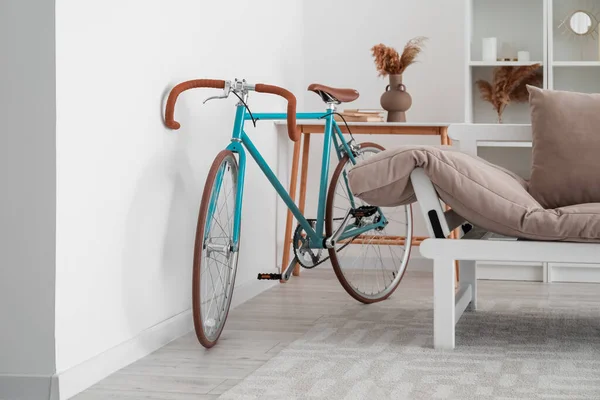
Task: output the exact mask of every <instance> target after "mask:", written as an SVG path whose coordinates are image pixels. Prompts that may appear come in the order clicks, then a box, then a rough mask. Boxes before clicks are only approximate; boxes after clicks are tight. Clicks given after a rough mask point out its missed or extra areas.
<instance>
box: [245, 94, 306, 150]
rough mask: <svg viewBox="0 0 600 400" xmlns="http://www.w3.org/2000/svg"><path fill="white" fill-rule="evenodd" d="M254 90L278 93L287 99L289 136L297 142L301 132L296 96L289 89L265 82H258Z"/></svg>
mask: <svg viewBox="0 0 600 400" xmlns="http://www.w3.org/2000/svg"><path fill="white" fill-rule="evenodd" d="M254 90H256V91H257V92H259V93H271V94H276V95H278V96H281V97H283V98H285V99H286V100H287V102H288V104H287V122H288V136H289V137H290V139H291V140H292V141H294V142H297V141H298V139H300V132H299V131H298V129H297V127H296V96H294V95H293V94H292V92H290V91H289V90H286V89H284V88H281V87H279V86H273V85H265V84H263V83H257V84H256V86H255V89H254Z"/></svg>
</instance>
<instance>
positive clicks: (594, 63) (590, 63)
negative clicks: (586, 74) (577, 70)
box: [553, 61, 600, 67]
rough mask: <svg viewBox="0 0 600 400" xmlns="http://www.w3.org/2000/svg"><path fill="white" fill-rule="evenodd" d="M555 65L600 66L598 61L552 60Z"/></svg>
mask: <svg viewBox="0 0 600 400" xmlns="http://www.w3.org/2000/svg"><path fill="white" fill-rule="evenodd" d="M553 65H554V66H555V67H600V61H554V63H553Z"/></svg>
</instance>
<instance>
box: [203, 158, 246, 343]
mask: <svg viewBox="0 0 600 400" xmlns="http://www.w3.org/2000/svg"><path fill="white" fill-rule="evenodd" d="M237 180H238V164H237V161H236V159H235V156H234V154H233V153H232V152H231V151H229V150H223V151H221V152H220V153H219V154H218V155H217V157H216V158H215V160H214V161H213V164H212V166H211V168H210V171H209V173H208V177H207V178H206V183H205V185H204V192H203V194H202V202H201V203H200V212H199V214H198V226H197V228H196V243H195V247H194V270H193V277H192V310H193V315H194V329H195V331H196V336H197V337H198V341H200V343H202V345H203V346H204V347H206V348H210V347H213V346H214V345H215V344H216V343H217V340H219V337H220V336H221V332H222V331H223V327H224V326H225V321H226V319H227V314H228V313H229V306H230V305H231V297H232V295H233V287H234V284H235V275H236V271H237V260H238V251H237V249H236V251H235V252H234V251H233V250H234V249H233V229H234V228H233V226H234V219H235V204H236V199H237V195H238V193H237Z"/></svg>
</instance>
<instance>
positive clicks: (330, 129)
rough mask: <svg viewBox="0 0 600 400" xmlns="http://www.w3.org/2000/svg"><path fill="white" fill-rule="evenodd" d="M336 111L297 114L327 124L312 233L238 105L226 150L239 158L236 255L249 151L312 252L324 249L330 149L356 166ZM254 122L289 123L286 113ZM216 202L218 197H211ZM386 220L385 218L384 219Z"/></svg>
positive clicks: (354, 230) (350, 230)
mask: <svg viewBox="0 0 600 400" xmlns="http://www.w3.org/2000/svg"><path fill="white" fill-rule="evenodd" d="M333 115H334V114H333V109H330V110H327V111H325V112H323V113H298V114H296V119H297V120H324V121H325V133H324V138H323V158H322V161H321V176H320V184H319V202H318V207H317V220H316V224H315V227H314V229H313V227H312V225H311V223H310V222H309V221H308V220H307V219H306V217H304V215H303V214H302V212H300V209H299V208H298V207H297V206H296V204H295V203H294V201H293V200H292V198H291V197H290V195H289V194H288V192H287V190H286V189H285V188H284V187H283V185H282V184H281V182H280V181H279V179H277V176H276V175H275V173H274V172H273V171H272V170H271V168H270V167H269V165H268V164H267V162H266V161H265V159H264V158H263V157H262V155H261V154H260V152H259V151H258V149H257V148H256V147H255V146H254V144H253V143H252V141H251V140H250V138H249V137H248V135H247V134H246V132H245V131H244V124H245V122H246V121H249V120H251V119H252V117H251V116H250V115H249V114H248V112H247V111H246V108H245V107H244V105H243V104H238V106H237V111H236V115H235V123H234V126H233V133H232V138H231V144H229V146H227V150H230V151H231V152H233V153H235V154H237V155H238V157H239V160H238V162H239V171H238V182H237V198H236V204H235V218H234V226H233V251H238V249H239V234H240V225H241V215H242V200H243V197H244V196H243V194H244V178H245V175H246V150H247V151H248V153H250V156H251V157H252V158H253V159H254V161H256V163H257V164H258V166H259V168H260V169H261V170H262V172H263V173H264V175H265V176H266V177H267V179H268V180H269V182H270V183H271V185H273V187H274V188H275V190H276V191H277V193H278V194H279V196H280V197H281V199H282V200H283V201H284V203H285V204H286V206H287V207H288V208H289V209H290V211H291V212H292V214H293V215H294V217H295V218H296V220H297V221H298V222H299V224H300V225H301V226H302V228H303V229H304V231H305V232H306V234H307V235H308V237H309V239H310V243H311V247H313V248H325V247H326V246H325V239H326V238H325V233H324V222H325V203H326V200H327V187H328V183H329V162H330V155H331V145H332V144H333V145H334V148H335V151H336V154H337V157H338V160H341V159H342V157H343V156H344V155H345V154H347V155H348V157H349V158H350V160H351V161H352V162H353V163H356V160H355V158H354V153H353V151H352V149H351V147H350V145H349V144H348V143H347V142H346V140H345V139H344V136H343V134H342V131H341V129H340V127H339V126H338V124H337V123H336V121H335V120H334V117H333ZM253 117H254V119H255V120H272V121H276V120H286V119H287V114H285V113H258V114H253ZM222 174H223V171H219V174H218V175H217V185H216V186H215V188H214V190H215V191H216V193H218V192H219V190H220V185H221V180H222V179H221V178H222ZM344 179H345V180H346V182H347V177H346V176H345V175H344ZM348 196H349V199H350V202H351V204H352V206H353V207H354V196H353V195H352V193H351V192H350V191H348ZM211 198H212V199H213V201H214V200H216V196H211ZM215 208H216V204H210V206H209V216H211V215H212V214H213V212H214V210H215ZM382 217H383V216H382ZM211 219H212V218H210V217H209V218H207V227H206V229H205V232H208V231H209V229H208V228H209V224H210V221H211ZM385 223H386V220H385V218H382V219H381V220H380V221H379V222H377V223H376V224H370V225H367V226H363V227H357V226H355V225H349V226H348V227H346V230H345V231H344V232H343V233H342V234H341V236H340V237H339V239H338V240H344V239H347V238H350V237H355V236H357V235H360V234H361V233H364V232H367V231H369V230H372V229H373V228H378V227H383V226H385Z"/></svg>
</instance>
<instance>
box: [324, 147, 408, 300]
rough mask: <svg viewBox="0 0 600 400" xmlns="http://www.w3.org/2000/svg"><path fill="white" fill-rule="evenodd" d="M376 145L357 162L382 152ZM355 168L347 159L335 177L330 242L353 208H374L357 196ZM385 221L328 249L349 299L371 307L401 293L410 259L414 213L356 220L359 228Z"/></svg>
mask: <svg viewBox="0 0 600 400" xmlns="http://www.w3.org/2000/svg"><path fill="white" fill-rule="evenodd" d="M383 150H384V148H383V147H382V146H380V145H378V144H375V143H363V144H362V145H361V146H360V150H359V151H358V154H357V155H356V157H355V159H356V162H361V161H364V160H366V159H367V158H369V157H371V156H373V155H375V154H377V153H379V152H381V151H383ZM353 166H354V163H353V162H352V161H351V160H350V159H349V157H348V155H346V156H344V158H342V159H341V160H340V162H339V164H338V166H337V168H336V169H335V172H334V173H333V177H332V180H331V183H330V186H329V191H328V195H327V210H326V218H325V230H326V234H327V237H331V235H333V232H335V230H336V229H337V227H338V226H340V224H341V222H342V220H343V219H344V217H345V215H346V213H347V212H348V210H350V209H351V208H354V209H357V208H359V207H364V206H369V204H367V203H366V202H364V201H362V200H360V199H359V198H357V197H354V196H353V195H352V191H351V190H350V187H349V184H348V179H347V173H348V171H349V170H350V169H351V168H352V167H353ZM382 216H383V217H385V219H386V220H387V221H388V223H387V225H385V227H383V228H380V229H372V230H369V231H367V232H363V233H362V234H360V235H358V236H355V237H352V238H348V239H345V240H340V241H338V243H336V244H335V247H334V248H333V249H329V256H330V257H331V264H332V265H333V269H334V271H335V274H336V276H337V278H338V280H339V281H340V283H341V284H342V286H343V287H344V289H345V290H346V292H348V294H350V296H352V297H354V298H355V299H356V300H358V301H360V302H363V303H366V304H369V303H375V302H378V301H382V300H385V299H387V298H388V297H389V296H391V295H392V293H393V292H394V291H395V290H396V288H397V287H398V285H399V284H400V281H401V280H402V277H403V276H404V273H405V272H406V266H407V265H408V260H409V258H410V250H411V242H412V236H413V224H412V207H411V206H410V205H408V206H399V207H379V208H378V210H377V212H376V213H374V214H373V215H370V216H368V217H366V218H362V219H360V220H359V219H356V218H354V227H355V228H356V227H361V226H363V227H364V226H368V225H370V224H374V223H376V221H378V218H379V219H381V218H382Z"/></svg>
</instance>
